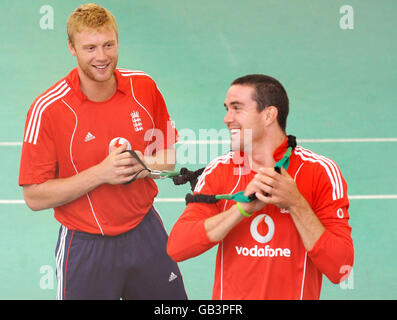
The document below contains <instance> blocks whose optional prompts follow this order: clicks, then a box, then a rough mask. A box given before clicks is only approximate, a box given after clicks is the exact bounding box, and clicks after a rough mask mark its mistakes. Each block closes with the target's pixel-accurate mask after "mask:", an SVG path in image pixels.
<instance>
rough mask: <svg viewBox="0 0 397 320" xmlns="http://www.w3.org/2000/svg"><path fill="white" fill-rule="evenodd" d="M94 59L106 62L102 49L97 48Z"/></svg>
mask: <svg viewBox="0 0 397 320" xmlns="http://www.w3.org/2000/svg"><path fill="white" fill-rule="evenodd" d="M96 59H97V60H98V61H104V60H106V53H105V50H104V48H102V47H98V51H97V55H96Z"/></svg>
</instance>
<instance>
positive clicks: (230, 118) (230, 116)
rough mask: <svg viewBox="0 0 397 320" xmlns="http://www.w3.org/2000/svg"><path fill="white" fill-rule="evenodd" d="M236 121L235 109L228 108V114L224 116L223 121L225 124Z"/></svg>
mask: <svg viewBox="0 0 397 320" xmlns="http://www.w3.org/2000/svg"><path fill="white" fill-rule="evenodd" d="M233 121H234V116H233V111H232V110H231V109H229V110H226V114H225V116H224V117H223V122H224V123H225V124H228V123H232V122H233Z"/></svg>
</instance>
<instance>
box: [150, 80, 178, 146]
mask: <svg viewBox="0 0 397 320" xmlns="http://www.w3.org/2000/svg"><path fill="white" fill-rule="evenodd" d="M154 101H155V107H154V123H155V125H156V129H157V130H159V132H161V134H160V136H159V137H160V138H161V137H162V142H161V143H160V145H161V144H162V147H163V148H164V149H167V148H169V147H172V146H173V145H174V144H175V143H176V142H177V140H178V131H177V130H176V128H175V124H174V121H172V120H171V117H170V115H169V112H168V109H167V106H166V104H165V101H164V98H163V95H162V94H161V92H160V90H159V88H158V87H157V85H155V87H154Z"/></svg>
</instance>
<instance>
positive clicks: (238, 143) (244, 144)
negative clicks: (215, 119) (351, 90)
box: [223, 85, 266, 151]
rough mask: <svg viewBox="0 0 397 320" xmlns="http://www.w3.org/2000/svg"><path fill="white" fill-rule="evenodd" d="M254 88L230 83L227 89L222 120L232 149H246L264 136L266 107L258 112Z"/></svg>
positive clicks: (259, 141)
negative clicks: (228, 134) (228, 132)
mask: <svg viewBox="0 0 397 320" xmlns="http://www.w3.org/2000/svg"><path fill="white" fill-rule="evenodd" d="M254 90H255V89H254V88H253V87H252V86H248V85H232V86H231V87H230V88H229V90H228V91H227V94H226V99H225V102H224V105H225V108H226V115H225V117H224V119H223V120H224V122H225V124H226V125H227V127H228V129H229V131H230V139H231V148H232V150H240V151H248V150H247V148H252V147H253V146H254V145H255V144H258V143H261V141H262V140H263V139H264V137H265V126H266V121H265V116H264V114H265V110H266V109H265V110H262V111H261V112H258V110H257V102H256V101H255V100H253V95H254Z"/></svg>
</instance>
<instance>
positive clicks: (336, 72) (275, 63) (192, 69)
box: [0, 0, 397, 300]
mask: <svg viewBox="0 0 397 320" xmlns="http://www.w3.org/2000/svg"><path fill="white" fill-rule="evenodd" d="M81 3H82V2H81V1H74V0H73V1H72V0H71V1H61V0H57V1H55V0H48V1H31V0H19V1H6V0H0V4H1V8H2V10H1V11H0V15H1V21H2V24H1V31H0V32H1V39H2V45H1V50H0V57H1V62H2V63H1V64H0V77H1V78H0V162H1V168H2V170H1V182H2V183H1V185H0V299H29V300H30V299H38V300H42V299H49V300H53V299H55V297H56V288H57V282H56V275H55V257H54V252H55V245H56V241H57V237H58V230H59V223H58V222H57V221H56V220H55V219H54V217H53V213H52V210H45V211H42V212H32V211H31V210H30V209H29V208H28V207H27V206H26V205H25V204H24V201H23V196H22V189H21V188H20V187H19V186H18V171H19V161H20V155H21V142H22V139H23V133H24V124H25V118H26V113H27V111H28V108H29V106H30V105H31V103H32V102H33V100H34V99H35V98H36V97H37V96H38V95H39V94H41V93H42V92H43V91H44V90H46V89H47V88H48V87H50V86H51V85H52V84H53V83H55V82H56V81H58V80H59V79H61V78H62V77H64V76H65V75H66V74H67V73H68V72H69V71H70V70H71V69H72V68H74V67H75V66H76V61H75V58H74V57H72V56H71V55H70V53H69V51H68V50H67V45H66V20H67V17H68V16H69V14H70V13H71V12H72V11H73V10H74V9H75V8H76V7H77V6H78V5H80V4H81ZM97 3H99V4H101V5H103V6H105V7H106V8H107V9H109V10H110V11H111V12H112V13H113V14H114V15H115V17H116V20H117V22H118V27H119V41H120V47H119V64H118V66H119V67H121V68H127V69H134V70H143V71H145V72H146V73H147V74H149V75H150V76H151V77H152V78H153V79H154V80H155V81H156V83H157V85H158V87H159V88H160V90H161V92H162V93H163V96H164V99H165V101H166V103H167V106H168V110H169V112H170V115H171V117H172V119H173V120H174V121H175V125H176V127H177V129H178V130H179V133H180V136H181V137H180V142H179V143H178V145H177V150H178V159H180V163H179V164H178V165H177V167H178V168H180V167H188V168H190V169H198V168H201V167H203V166H205V165H206V164H207V163H208V162H209V161H210V160H211V159H212V158H214V157H216V156H219V155H221V154H222V153H225V152H227V151H228V145H227V139H228V135H227V133H226V134H225V125H224V123H223V117H224V114H225V110H224V106H223V101H224V98H225V93H226V91H227V89H228V88H229V85H230V83H231V82H232V81H233V80H234V79H235V78H237V77H239V76H242V75H245V74H249V73H264V74H267V75H270V76H273V77H275V78H277V79H278V80H280V82H281V83H282V84H283V85H284V86H285V88H286V90H287V93H288V95H289V99H290V115H289V121H288V124H287V132H288V134H293V135H295V136H296V137H297V139H298V144H300V145H302V146H303V147H305V148H308V149H311V150H312V151H314V152H316V153H320V154H323V155H325V156H327V157H329V158H331V159H333V160H335V161H336V162H337V164H338V165H339V167H340V168H341V171H342V174H343V175H344V177H345V179H346V181H347V183H348V193H349V197H350V216H351V219H350V225H351V226H352V228H353V231H352V237H353V241H354V247H355V262H354V267H353V272H352V275H351V277H350V278H349V279H347V280H346V281H345V282H344V283H342V284H341V285H334V284H332V283H331V282H330V281H329V280H328V279H327V278H326V277H324V278H323V288H322V294H321V299H343V300H344V299H346V300H350V299H352V300H356V299H396V298H397V273H396V270H397V232H396V227H397V160H396V159H397V95H396V88H397V54H396V52H397V41H396V30H397V1H395V0H381V1H375V0H343V1H341V0H300V1H295V0H246V1H237V0H216V1H214V0H211V1H209V0H203V1H190V0H169V1H165V0H151V1H147V0H125V1H124V0H117V1H115V0H112V1H110V0H109V1H97ZM345 5H348V6H349V7H344V6H345ZM211 129H212V130H211ZM211 133H212V134H211ZM209 140H212V141H213V142H212V143H211V142H209ZM214 141H215V142H214ZM157 184H158V186H159V194H158V197H157V199H156V203H155V206H156V208H157V209H158V211H159V212H160V214H161V216H162V219H163V221H164V224H165V227H166V229H167V231H170V230H171V228H172V225H173V223H174V222H175V221H176V219H177V218H178V217H179V215H180V214H181V213H182V211H183V209H184V207H185V203H184V196H185V194H186V193H188V192H190V188H189V186H188V185H185V186H174V185H173V184H172V182H171V181H169V180H168V181H159V182H158V183H157ZM215 253H216V248H213V249H211V250H210V251H208V252H206V253H205V254H203V255H201V256H199V257H196V258H193V259H190V260H188V261H185V262H182V263H179V267H180V269H181V272H182V275H183V277H184V281H185V286H186V290H187V293H188V296H189V298H190V299H211V294H212V284H213V276H214V267H215Z"/></svg>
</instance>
